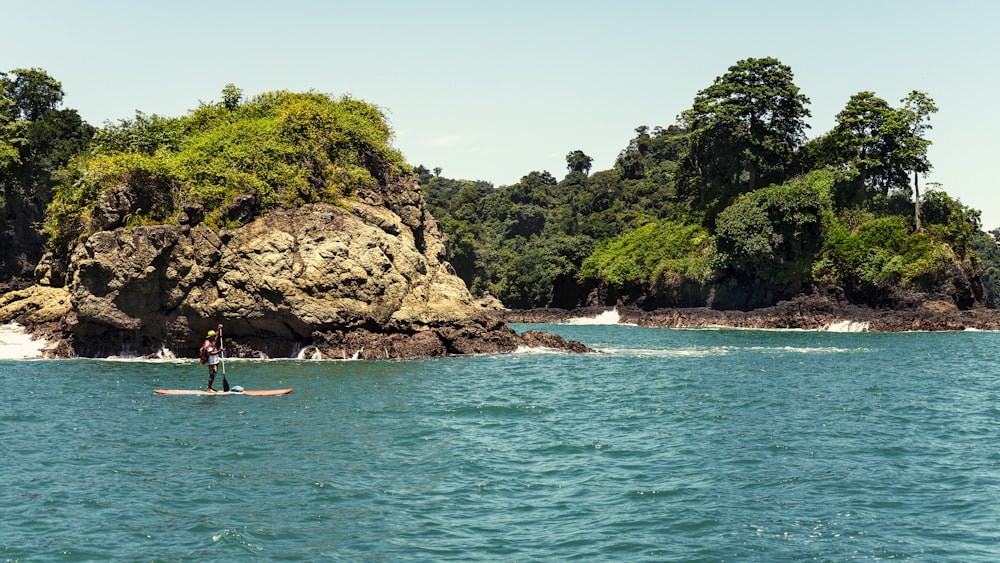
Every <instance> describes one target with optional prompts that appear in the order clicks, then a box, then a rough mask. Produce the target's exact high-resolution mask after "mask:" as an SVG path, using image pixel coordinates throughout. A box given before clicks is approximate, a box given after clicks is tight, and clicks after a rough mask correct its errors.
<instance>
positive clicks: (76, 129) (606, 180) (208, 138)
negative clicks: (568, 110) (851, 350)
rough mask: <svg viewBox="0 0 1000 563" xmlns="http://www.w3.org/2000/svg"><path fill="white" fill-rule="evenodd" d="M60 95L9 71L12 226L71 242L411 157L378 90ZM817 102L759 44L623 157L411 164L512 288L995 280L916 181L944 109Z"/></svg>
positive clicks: (734, 301)
mask: <svg viewBox="0 0 1000 563" xmlns="http://www.w3.org/2000/svg"><path fill="white" fill-rule="evenodd" d="M62 99H63V92H62V86H61V84H60V83H59V82H58V81H56V80H54V79H53V78H52V77H50V76H48V75H47V74H46V73H45V72H44V71H42V70H40V69H17V70H13V71H10V72H7V73H0V195H2V197H0V220H2V221H3V226H4V229H3V231H2V233H0V235H2V236H4V237H6V238H5V240H6V241H9V240H21V239H23V238H24V237H23V234H24V229H23V228H17V227H18V226H20V227H24V225H27V224H32V225H36V226H37V225H38V224H41V223H44V232H45V234H46V236H47V240H48V247H49V249H51V250H53V251H55V253H56V255H57V256H60V255H63V256H64V255H65V254H66V252H67V251H68V250H69V249H71V248H72V246H73V244H75V242H76V241H78V240H79V239H80V237H82V236H85V235H87V234H88V233H90V232H93V231H94V230H97V229H103V228H115V227H119V226H124V227H129V226H135V225H141V224H149V223H169V222H173V221H178V220H180V219H179V218H180V217H181V213H190V212H195V213H198V215H199V217H204V220H205V221H206V222H207V223H208V224H209V225H210V226H212V227H216V228H218V227H225V226H235V225H238V224H240V223H242V222H244V221H246V220H248V219H249V218H252V217H253V216H255V215H256V214H259V213H262V212H264V211H267V210H268V209H273V208H275V207H282V206H297V205H301V204H303V203H308V202H317V201H326V202H334V203H343V204H347V202H349V201H350V199H351V198H352V197H354V196H355V195H356V194H357V193H358V192H359V191H360V190H366V189H379V187H381V186H385V185H388V184H389V183H390V182H392V181H393V179H394V178H396V177H397V176H399V175H401V174H407V173H410V172H411V169H410V167H409V166H408V165H407V164H406V163H405V162H404V161H403V158H402V156H401V155H400V154H399V152H398V151H396V150H395V149H394V148H392V146H391V144H390V142H391V140H392V131H391V129H390V128H389V126H388V125H387V122H386V120H385V118H384V116H383V114H382V112H381V111H380V110H379V108H377V107H375V106H373V105H371V104H368V103H365V102H362V101H359V100H355V99H352V98H349V97H343V98H339V99H335V98H332V97H330V96H327V95H325V94H319V93H315V92H307V93H291V92H285V91H275V92H270V93H266V94H263V95H260V96H257V97H254V98H253V99H249V100H246V99H244V98H243V94H242V92H241V91H240V90H239V89H238V88H237V87H236V86H234V85H232V84H230V85H227V86H226V87H225V88H224V89H223V91H222V100H221V101H220V102H217V103H210V104H202V105H201V106H200V107H198V108H197V109H195V110H192V111H191V112H190V113H189V114H188V115H186V116H182V117H161V116H156V115H146V114H144V113H142V112H137V113H136V116H135V118H133V119H128V120H122V121H120V122H118V123H108V124H105V126H104V127H101V128H96V127H93V126H91V125H89V124H87V123H85V122H83V121H82V120H81V119H80V117H79V115H78V114H77V113H76V112H75V111H74V110H71V109H61V108H60V106H61V103H62ZM808 105H809V99H808V98H807V97H806V96H805V95H804V93H802V92H800V90H799V88H798V87H797V86H796V85H795V83H794V76H793V73H792V71H791V69H790V68H789V67H787V66H785V65H784V64H782V63H781V62H780V61H778V60H776V59H773V58H760V59H746V60H742V61H738V62H737V63H736V64H734V65H733V66H732V67H730V68H729V69H728V70H727V72H726V73H724V74H723V75H721V76H719V77H718V78H716V79H715V81H714V82H713V83H712V84H710V85H708V86H707V87H706V88H705V89H703V90H702V91H700V92H698V93H697V94H696V95H695V97H694V101H693V103H692V105H691V107H690V108H687V109H684V110H682V111H680V113H679V116H678V117H677V119H676V121H675V122H674V123H673V124H670V125H668V126H666V127H662V126H655V127H650V126H646V125H643V126H639V127H637V128H636V129H635V137H634V138H633V139H632V140H631V141H630V142H629V144H628V146H626V147H624V148H623V149H622V151H621V152H620V153H619V155H618V157H617V160H616V162H615V165H614V167H613V168H612V169H610V170H599V171H592V170H591V168H592V163H593V159H592V158H591V157H590V156H588V155H587V154H585V153H584V152H583V151H582V150H571V151H570V152H569V153H568V154H567V155H566V175H565V176H564V177H563V179H561V180H558V179H557V178H556V177H555V176H553V175H552V174H550V173H549V172H545V171H542V172H538V171H535V172H530V173H528V174H526V175H525V176H524V177H523V178H522V179H521V180H520V181H519V182H517V183H515V184H513V185H509V186H500V187H494V186H493V185H491V184H489V183H486V182H481V181H479V182H475V181H468V180H456V179H449V178H446V177H443V176H442V175H441V169H439V168H438V169H434V170H433V171H431V170H428V169H426V168H425V167H423V166H418V167H417V168H416V169H415V172H416V174H417V175H418V177H419V179H420V181H421V184H422V186H423V189H424V193H425V196H426V200H427V203H428V206H429V207H430V209H431V211H432V213H433V214H434V216H435V217H437V218H438V219H439V220H440V221H441V223H442V224H443V226H444V229H445V231H446V232H447V234H448V236H449V239H450V249H451V256H450V259H451V261H452V264H453V265H454V267H455V269H456V271H457V272H458V274H459V275H460V276H461V277H462V278H463V279H465V280H466V282H467V283H468V285H469V287H470V289H471V290H472V291H473V293H475V294H492V295H494V296H496V297H498V298H500V299H501V300H502V301H503V302H504V303H505V304H506V305H508V306H510V307H537V306H557V307H573V306H576V305H579V304H582V303H585V302H591V303H592V302H595V301H605V302H613V301H614V300H615V299H619V298H626V299H635V300H642V301H644V302H646V303H648V304H652V305H661V306H669V305H691V304H701V303H704V302H706V300H708V299H709V297H711V299H713V300H714V303H715V304H716V305H719V306H732V307H741V308H750V307H755V306H760V305H766V304H769V303H771V302H773V301H775V300H777V299H781V298H785V297H790V296H793V295H795V294H797V293H799V292H802V291H804V290H807V289H809V288H814V287H818V286H831V287H833V286H835V287H840V288H842V289H843V290H844V292H845V293H846V294H847V295H848V296H849V297H850V298H851V299H853V300H854V301H856V302H866V303H869V304H872V305H884V304H887V303H891V300H892V299H893V295H894V292H895V291H897V290H898V289H912V290H918V291H931V290H933V289H934V288H935V287H936V286H938V285H940V284H944V283H945V281H946V280H947V279H948V278H949V276H952V275H953V274H954V272H955V270H956V268H958V269H959V270H965V271H966V272H969V273H970V274H972V275H973V276H975V275H977V274H978V272H979V271H980V268H981V270H982V272H983V279H984V280H985V283H986V286H987V287H989V288H991V289H993V288H1000V252H998V250H997V245H996V243H995V240H994V238H993V236H992V235H988V234H986V233H983V232H982V231H981V229H980V224H979V213H978V212H977V211H975V210H972V209H969V208H967V207H965V206H964V205H962V204H961V202H959V201H957V200H955V199H953V198H951V197H950V196H948V195H947V193H945V192H944V191H943V190H941V189H939V188H936V189H926V187H925V189H924V190H923V191H921V185H920V178H921V177H922V176H924V175H926V173H927V172H928V171H929V170H930V169H931V163H930V161H929V160H928V158H927V148H928V146H929V145H930V141H929V140H928V138H927V133H928V131H929V130H930V127H931V126H930V120H931V117H932V116H933V115H934V113H935V112H936V111H937V107H936V106H935V104H934V102H933V100H932V99H931V98H930V97H929V96H928V95H927V94H925V93H923V92H917V91H915V92H912V93H911V94H909V95H908V96H906V97H905V98H904V99H902V100H900V101H899V103H898V105H893V104H891V103H889V102H887V101H886V100H883V99H881V98H879V97H878V96H876V95H875V94H874V93H872V92H859V93H858V94H855V95H854V96H851V98H850V99H849V100H847V102H846V104H845V106H844V108H843V110H842V111H841V112H839V113H838V114H837V116H836V124H835V125H834V127H833V128H832V129H831V130H830V131H828V132H825V133H822V134H820V135H818V136H817V137H814V138H811V139H810V138H809V137H808V136H807V134H806V133H807V130H808V126H807V123H806V119H807V118H808V117H810V111H809V109H808ZM43 210H44V213H43ZM33 232H36V233H37V231H33ZM996 234H997V233H994V235H996ZM40 242H41V239H39V244H38V246H39V248H40V247H41V244H40ZM39 253H40V250H39ZM3 259H4V256H0V260H3ZM21 262H24V260H21ZM5 264H6V262H5ZM0 281H2V280H0Z"/></svg>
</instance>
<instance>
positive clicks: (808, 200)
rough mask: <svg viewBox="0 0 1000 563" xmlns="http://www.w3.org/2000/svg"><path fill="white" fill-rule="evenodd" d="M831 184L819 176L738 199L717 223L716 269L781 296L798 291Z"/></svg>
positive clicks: (827, 209)
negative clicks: (769, 286) (754, 281)
mask: <svg viewBox="0 0 1000 563" xmlns="http://www.w3.org/2000/svg"><path fill="white" fill-rule="evenodd" d="M833 181H834V174H833V171H831V170H820V171H815V172H812V173H810V174H808V175H806V176H805V177H802V178H799V179H796V180H793V181H791V182H789V183H786V184H780V185H772V186H769V187H767V188H761V189H759V190H755V191H753V192H750V193H746V194H743V195H741V196H740V197H739V198H737V200H736V201H735V202H734V203H733V204H732V205H730V206H729V207H727V208H726V209H725V210H723V211H722V213H720V214H719V216H718V218H717V220H716V238H715V241H716V248H715V256H714V258H713V262H714V264H715V268H716V269H717V270H719V271H723V272H727V271H728V272H729V273H732V274H734V275H736V276H737V277H741V278H743V279H759V280H763V281H766V282H768V283H770V284H772V286H773V287H774V288H775V289H776V290H777V291H778V293H779V295H781V296H785V297H787V296H790V295H792V294H794V293H797V292H798V291H801V290H802V288H803V286H804V285H805V284H807V283H808V281H809V276H810V275H811V274H810V272H811V269H812V264H813V261H814V260H815V257H816V255H817V253H818V252H819V251H820V249H821V248H822V245H823V240H824V219H825V217H826V216H827V215H828V214H829V213H831V212H832V200H831V196H830V191H831V189H832V186H833Z"/></svg>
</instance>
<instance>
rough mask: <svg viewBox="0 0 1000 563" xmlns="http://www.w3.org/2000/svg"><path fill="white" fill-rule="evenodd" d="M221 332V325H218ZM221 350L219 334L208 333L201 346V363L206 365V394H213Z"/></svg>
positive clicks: (211, 331)
mask: <svg viewBox="0 0 1000 563" xmlns="http://www.w3.org/2000/svg"><path fill="white" fill-rule="evenodd" d="M219 330H220V331H221V330H222V325H221V324H220V325H219ZM221 352H222V348H221V347H220V346H219V334H218V333H217V332H215V331H214V330H210V331H208V336H206V337H205V342H203V343H202V344H201V363H202V364H208V392H209V393H215V389H213V388H212V383H213V382H215V373H216V372H217V371H219V354H220V353H221Z"/></svg>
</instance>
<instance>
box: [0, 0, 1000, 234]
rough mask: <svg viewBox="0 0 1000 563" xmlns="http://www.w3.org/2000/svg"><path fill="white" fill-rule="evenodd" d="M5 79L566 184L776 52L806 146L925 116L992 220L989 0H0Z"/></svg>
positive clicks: (960, 194)
mask: <svg viewBox="0 0 1000 563" xmlns="http://www.w3.org/2000/svg"><path fill="white" fill-rule="evenodd" d="M0 14H3V17H2V20H0V30H2V31H0V71H10V70H13V69H16V68H33V67H34V68H41V69H43V70H45V71H46V72H47V73H48V74H49V75H50V76H52V77H53V78H55V79H56V80H59V81H60V82H61V83H62V87H63V91H64V93H65V97H64V99H63V107H64V108H71V109H75V110H77V111H78V112H79V113H80V115H81V116H82V117H83V119H84V120H86V121H87V122H88V123H91V124H93V125H97V126H102V125H104V124H106V123H108V122H111V123H114V122H117V121H119V120H122V119H130V118H132V117H134V116H135V113H136V111H141V112H143V113H145V114H148V115H152V114H155V115H160V116H164V117H176V116H182V115H186V114H187V113H188V112H189V111H191V110H193V109H195V108H197V107H198V106H199V105H200V104H201V103H213V102H218V101H221V99H222V94H221V92H222V89H223V88H224V87H225V86H226V85H227V84H230V83H232V84H235V85H236V86H237V87H238V88H240V89H242V90H243V92H244V95H245V96H247V97H252V96H255V95H257V94H261V93H264V92H270V91H274V90H289V91H295V92H306V91H317V92H322V93H326V94H330V95H332V96H334V97H340V96H343V95H349V96H351V97H354V98H358V99H362V100H364V101H366V102H368V103H371V104H374V105H377V106H379V107H380V108H382V110H383V111H384V113H385V114H386V116H387V118H388V120H389V122H390V125H391V127H392V129H393V130H394V132H395V139H394V141H393V145H394V146H395V147H396V148H397V149H399V150H400V151H401V152H402V153H403V156H404V157H405V159H406V161H407V162H409V163H410V164H412V165H414V166H416V165H420V164H422V165H424V166H425V167H427V168H429V169H434V168H441V174H442V176H445V177H448V178H460V179H469V180H485V181H488V182H490V183H492V184H493V185H494V186H497V187H499V186H502V185H508V184H513V183H515V182H517V181H519V180H520V179H521V177H523V176H525V175H527V174H528V173H530V172H532V171H543V170H544V171H548V172H550V173H551V174H552V175H553V176H555V177H556V178H557V179H562V178H563V177H564V176H565V174H566V172H567V170H566V155H567V154H568V153H570V152H572V151H574V150H582V151H583V152H584V153H586V154H587V155H588V156H590V157H591V158H593V167H592V170H591V172H596V171H599V170H606V169H609V168H612V167H613V166H614V162H615V159H616V157H617V156H618V153H619V152H621V150H622V149H624V148H625V147H626V146H627V145H628V143H629V140H630V139H632V138H633V137H634V136H635V129H636V128H637V127H639V126H649V127H650V128H652V127H656V126H663V127H666V126H668V125H671V124H674V123H675V122H676V118H677V116H678V114H680V113H681V112H682V111H684V110H686V109H688V108H690V107H691V104H692V102H693V101H694V97H695V96H696V95H697V93H698V92H699V91H700V90H703V89H704V88H707V87H708V86H710V85H711V84H712V82H713V81H714V80H715V79H716V78H717V77H719V76H721V75H722V74H725V72H726V71H727V70H728V68H729V67H730V66H732V65H734V64H736V63H737V62H738V61H740V60H743V59H747V58H759V57H775V58H777V59H778V60H779V61H781V62H782V63H784V64H785V65H787V66H789V67H790V68H791V69H792V72H793V73H794V82H795V84H796V85H797V86H798V87H799V89H800V91H801V92H802V93H803V94H804V95H805V96H807V97H808V98H809V99H810V104H809V105H808V108H809V110H810V111H811V113H812V117H811V118H809V120H808V123H809V125H810V129H809V130H808V131H807V134H808V136H809V137H810V138H814V137H818V136H819V135H821V134H823V133H826V132H827V131H829V130H830V129H831V128H832V127H833V125H834V123H835V116H836V114H837V113H838V112H839V111H840V110H841V109H843V107H844V106H845V105H846V103H847V101H848V99H849V98H850V97H851V96H852V95H854V94H856V93H858V92H862V91H872V92H874V93H875V94H876V95H877V96H879V97H881V98H883V99H885V100H886V101H888V102H889V103H890V104H892V105H893V106H896V107H898V106H899V105H900V100H901V99H902V98H903V97H904V96H906V95H907V94H908V93H909V92H911V91H913V90H921V91H923V92H926V93H927V94H928V95H929V96H930V97H931V98H932V99H933V100H934V101H935V103H936V104H937V106H938V108H939V111H938V112H937V113H936V114H934V115H933V116H932V118H931V121H930V124H931V125H932V126H933V129H932V130H930V131H929V132H928V134H927V137H928V138H929V139H930V140H931V141H932V142H933V145H932V146H931V147H930V149H929V152H928V156H929V159H930V161H931V164H932V166H933V170H932V171H931V173H930V174H929V175H928V176H927V177H926V178H925V179H922V185H924V186H928V185H929V186H931V187H937V188H938V189H942V190H944V191H946V192H947V193H948V194H949V195H951V196H952V197H954V198H957V199H959V200H961V202H962V203H963V204H964V205H966V206H969V207H972V208H974V209H978V210H980V211H981V212H982V220H983V227H984V228H986V229H987V230H990V229H994V228H1000V189H997V188H998V186H997V185H996V184H997V182H996V180H995V177H996V173H995V172H994V171H993V168H992V165H991V164H990V163H991V162H992V159H993V158H997V157H998V152H1000V151H998V149H1000V146H998V145H1000V141H998V139H1000V136H998V135H997V134H996V133H997V132H998V131H1000V112H998V111H996V104H997V100H998V97H997V92H998V90H1000V88H998V87H1000V73H998V72H997V70H998V66H1000V64H998V56H1000V33H997V32H996V29H995V28H996V22H997V21H1000V2H994V1H992V0H947V1H944V0H942V1H928V0H860V1H859V0H838V1H836V2H831V1H819V0H815V1H813V0H754V1H752V2H751V1H746V0H715V1H713V2H703V1H684V2H682V1H669V0H659V1H655V0H606V1H605V0H527V1H526V0H504V1H503V2H480V1H476V0H460V1H459V0H426V1H421V0H409V1H406V0H364V1H353V2H348V1H341V0H282V1H281V2H276V1H272V2H265V1H259V0H239V1H231V0H171V1H154V0H127V1H126V0H86V1H84V0H35V1H33V2H25V1H24V0H18V1H11V0H0Z"/></svg>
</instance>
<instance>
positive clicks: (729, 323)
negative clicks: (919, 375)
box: [495, 297, 1000, 332]
mask: <svg viewBox="0 0 1000 563" xmlns="http://www.w3.org/2000/svg"><path fill="white" fill-rule="evenodd" d="M612 311H614V312H617V315H618V321H617V323H618V324H633V325H637V326H641V327H650V328H742V329H761V330H767V329H770V330H789V329H795V330H812V331H832V332H939V331H955V332H957V331H967V330H978V331H1000V310H998V309H986V308H977V309H969V310H960V309H958V308H957V307H955V306H954V305H951V304H947V303H942V302H937V301H934V302H927V303H924V304H922V305H921V306H919V307H914V308H908V309H872V308H868V307H862V306H858V305H850V304H844V303H837V302H834V301H832V300H830V299H828V298H822V297H803V298H797V299H796V300H793V301H785V302H781V303H778V304H777V305H774V306H771V307H766V308H763V309H755V310H752V311H731V310H730V311H722V310H716V309H711V308H708V307H691V308H672V309H653V310H648V311H647V310H643V309H640V308H639V307H636V306H622V307H583V308H578V309H506V310H503V311H497V312H496V313H495V314H496V316H497V318H499V319H500V320H502V321H504V322H506V323H562V322H567V321H569V320H575V319H588V318H596V317H597V316H599V315H605V314H608V313H609V312H612ZM604 324H616V323H604Z"/></svg>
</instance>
